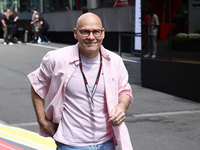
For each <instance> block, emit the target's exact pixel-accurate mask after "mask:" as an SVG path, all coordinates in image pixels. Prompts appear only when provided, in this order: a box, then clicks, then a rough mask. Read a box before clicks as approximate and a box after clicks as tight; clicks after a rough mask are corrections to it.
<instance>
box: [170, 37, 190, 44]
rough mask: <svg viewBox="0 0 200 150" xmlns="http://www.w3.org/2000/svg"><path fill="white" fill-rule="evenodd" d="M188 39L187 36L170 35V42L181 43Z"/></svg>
mask: <svg viewBox="0 0 200 150" xmlns="http://www.w3.org/2000/svg"><path fill="white" fill-rule="evenodd" d="M188 41H190V38H189V37H188V36H182V37H180V36H175V37H172V42H175V43H177V42H179V43H182V42H188Z"/></svg>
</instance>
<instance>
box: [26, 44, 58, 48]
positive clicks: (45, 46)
mask: <svg viewBox="0 0 200 150" xmlns="http://www.w3.org/2000/svg"><path fill="white" fill-rule="evenodd" d="M26 44H27V45H31V46H38V47H44V48H50V49H59V48H61V47H53V46H47V45H40V44H30V43H26Z"/></svg>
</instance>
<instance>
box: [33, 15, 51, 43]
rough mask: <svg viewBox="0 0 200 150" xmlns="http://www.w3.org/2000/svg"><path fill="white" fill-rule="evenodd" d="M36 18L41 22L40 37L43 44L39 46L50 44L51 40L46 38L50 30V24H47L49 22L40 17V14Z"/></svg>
mask: <svg viewBox="0 0 200 150" xmlns="http://www.w3.org/2000/svg"><path fill="white" fill-rule="evenodd" d="M35 18H36V19H38V20H39V23H40V24H39V27H38V30H39V32H38V33H39V36H40V38H41V42H39V43H38V44H43V43H48V44H49V43H50V41H49V39H48V38H47V37H46V32H47V30H48V29H49V24H48V23H47V21H46V20H45V19H44V18H43V17H40V16H39V15H38V14H35Z"/></svg>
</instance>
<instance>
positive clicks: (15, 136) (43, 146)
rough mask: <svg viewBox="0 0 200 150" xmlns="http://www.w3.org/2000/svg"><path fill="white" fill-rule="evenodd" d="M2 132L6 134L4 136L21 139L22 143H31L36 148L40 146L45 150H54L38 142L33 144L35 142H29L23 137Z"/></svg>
mask: <svg viewBox="0 0 200 150" xmlns="http://www.w3.org/2000/svg"><path fill="white" fill-rule="evenodd" d="M0 132H1V133H4V134H7V135H9V136H12V137H14V138H17V139H20V140H22V141H24V142H27V143H30V144H33V145H36V146H38V147H42V148H44V149H48V150H53V149H52V148H50V147H47V146H45V145H42V144H39V143H37V142H33V141H30V140H27V139H25V138H22V137H20V136H17V135H14V134H11V133H8V132H5V131H2V130H0Z"/></svg>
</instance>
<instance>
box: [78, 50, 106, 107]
mask: <svg viewBox="0 0 200 150" xmlns="http://www.w3.org/2000/svg"><path fill="white" fill-rule="evenodd" d="M99 52H100V66H99V72H98V74H97V78H96V81H95V84H94V86H93V89H92V94H91V92H90V89H89V85H88V82H87V79H86V77H85V74H84V73H83V69H82V68H83V66H82V61H81V57H80V52H79V64H80V69H81V73H82V75H83V79H84V82H85V87H86V89H87V92H88V93H89V95H90V99H91V102H92V106H93V107H94V101H93V96H94V93H95V92H96V89H97V85H98V82H99V77H100V73H101V69H102V54H101V51H99Z"/></svg>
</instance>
